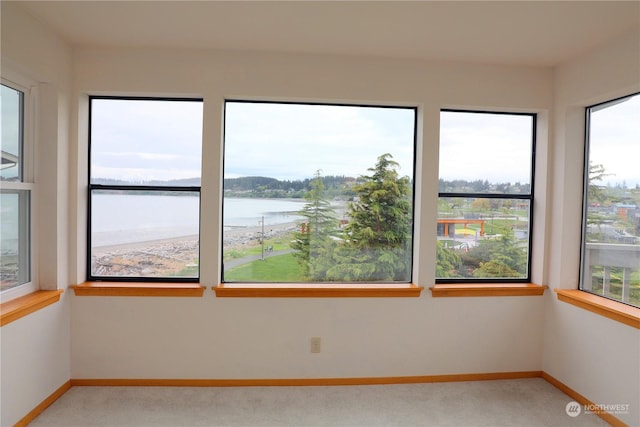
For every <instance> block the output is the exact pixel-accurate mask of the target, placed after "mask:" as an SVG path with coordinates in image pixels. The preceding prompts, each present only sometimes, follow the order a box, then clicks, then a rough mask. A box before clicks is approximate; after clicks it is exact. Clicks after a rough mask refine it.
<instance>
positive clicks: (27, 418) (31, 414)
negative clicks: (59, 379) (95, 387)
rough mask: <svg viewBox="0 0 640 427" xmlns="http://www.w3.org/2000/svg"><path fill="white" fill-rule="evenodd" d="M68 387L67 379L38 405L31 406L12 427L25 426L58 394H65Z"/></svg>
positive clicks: (56, 397)
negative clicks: (29, 410)
mask: <svg viewBox="0 0 640 427" xmlns="http://www.w3.org/2000/svg"><path fill="white" fill-rule="evenodd" d="M70 388H71V380H69V381H67V382H66V383H64V384H62V385H61V386H60V387H58V389H57V390H56V391H54V392H53V393H51V394H50V395H49V396H48V397H47V398H46V399H44V400H43V401H42V402H41V403H40V404H39V405H38V406H36V407H35V408H33V409H32V410H31V412H29V413H28V414H27V415H25V416H24V417H23V418H22V419H21V420H20V421H18V422H17V423H15V425H14V426H13V427H25V426H27V425H28V424H29V423H30V422H31V421H33V420H34V419H35V418H36V417H37V416H38V415H40V414H41V413H43V412H44V410H45V409H47V408H48V407H49V406H51V404H52V403H53V402H55V401H56V400H58V399H59V398H60V396H62V395H63V394H65V393H66V392H67V391H68V390H69V389H70Z"/></svg>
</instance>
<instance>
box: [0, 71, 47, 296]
mask: <svg viewBox="0 0 640 427" xmlns="http://www.w3.org/2000/svg"><path fill="white" fill-rule="evenodd" d="M2 71H3V75H2V78H1V79H0V80H1V84H2V85H3V86H6V87H8V88H10V89H13V90H15V91H18V92H20V93H21V94H22V96H21V105H20V108H21V118H20V127H21V141H20V145H21V147H20V155H19V157H20V158H19V161H20V166H19V167H20V173H19V176H18V180H17V181H3V180H0V189H1V190H2V192H4V191H5V190H8V191H9V192H21V191H24V192H25V193H26V194H27V195H28V200H26V201H24V200H23V201H20V202H19V204H20V205H23V204H25V203H26V205H27V207H28V211H27V221H26V222H27V224H26V225H25V233H26V234H27V236H20V234H21V233H22V230H20V231H19V233H20V234H19V236H20V237H19V239H20V240H21V241H22V240H25V239H26V241H27V242H28V248H27V258H28V261H27V262H28V267H27V270H28V273H29V280H28V281H26V282H25V283H22V284H20V285H16V286H14V287H12V288H9V289H6V290H4V291H2V292H1V294H0V299H1V300H2V301H7V300H13V299H16V298H19V297H23V296H26V295H28V294H31V293H33V292H36V291H38V290H39V286H38V269H37V265H38V258H37V256H38V251H37V245H36V242H37V216H36V213H37V212H38V210H37V185H36V169H35V143H36V106H37V101H38V90H37V85H36V83H34V82H32V81H30V80H28V79H27V78H25V77H23V76H22V75H20V74H17V73H13V72H11V70H2Z"/></svg>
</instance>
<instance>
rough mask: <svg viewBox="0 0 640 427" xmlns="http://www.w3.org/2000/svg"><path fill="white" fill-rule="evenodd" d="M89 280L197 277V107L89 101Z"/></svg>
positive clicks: (175, 102)
mask: <svg viewBox="0 0 640 427" xmlns="http://www.w3.org/2000/svg"><path fill="white" fill-rule="evenodd" d="M90 138H91V140H90V158H91V162H90V177H91V178H90V186H89V189H90V203H89V206H90V213H89V215H90V220H89V248H90V250H89V260H88V270H89V278H90V279H112V280H142V279H144V280H166V281H169V280H186V281H195V280H197V279H198V277H199V233H200V176H201V172H200V169H201V153H202V149H201V146H202V101H201V100H185V99H147V98H144V99H142V98H126V99H123V98H101V97H95V98H92V99H91V134H90Z"/></svg>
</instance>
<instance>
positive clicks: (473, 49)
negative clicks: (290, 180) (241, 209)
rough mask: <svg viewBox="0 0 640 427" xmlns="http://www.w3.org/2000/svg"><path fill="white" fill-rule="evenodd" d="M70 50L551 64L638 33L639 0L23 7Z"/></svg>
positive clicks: (37, 3)
mask: <svg viewBox="0 0 640 427" xmlns="http://www.w3.org/2000/svg"><path fill="white" fill-rule="evenodd" d="M20 5H21V6H22V7H23V8H24V9H25V10H26V11H27V12H28V13H29V14H31V15H32V16H34V17H35V18H36V19H38V20H39V21H41V22H43V23H44V24H45V25H47V26H48V27H50V28H51V29H52V30H53V31H54V32H56V33H58V34H59V35H61V36H62V37H63V38H64V39H65V40H66V41H67V42H69V43H70V44H72V45H77V46H113V47H144V48H180V49H184V48H195V49H225V50H250V51H263V52H296V53H314V54H339V55H364V56H379V57H391V58H419V59H435V60H452V61H471V62H480V63H494V64H510V65H526V66H542V67H546V66H554V65H557V64H559V63H561V62H563V61H566V60H568V59H571V58H574V57H576V56H578V55H580V54H581V53H583V52H586V51H588V50H590V49H592V48H594V47H596V46H598V45H601V44H604V43H606V42H607V41H608V40H610V39H612V38H615V37H617V36H619V35H621V34H622V33H624V32H627V31H630V30H631V29H632V28H636V29H637V30H638V34H639V37H640V1H624V2H615V1H584V2H583V1H565V2H560V1H532V2H525V1H512V2H484V1H469V2H458V1H449V2H435V1H410V2H400V1H336V2H333V1H285V2H275V1H251V2H250V1H229V2H224V1H195V2H190V1H69V2H62V1H33V2H32V1H27V2H20Z"/></svg>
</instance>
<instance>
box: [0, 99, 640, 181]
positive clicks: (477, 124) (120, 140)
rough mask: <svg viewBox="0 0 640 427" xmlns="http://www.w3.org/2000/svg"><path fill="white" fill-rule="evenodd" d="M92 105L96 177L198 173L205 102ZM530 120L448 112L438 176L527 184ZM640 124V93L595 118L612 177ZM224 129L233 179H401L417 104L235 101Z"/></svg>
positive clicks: (625, 160)
mask: <svg viewBox="0 0 640 427" xmlns="http://www.w3.org/2000/svg"><path fill="white" fill-rule="evenodd" d="M92 109H93V116H92V138H91V144H92V146H91V151H92V177H94V178H98V177H100V178H115V179H122V180H129V181H134V182H135V181H138V182H143V181H149V180H169V179H179V178H193V177H199V176H200V169H201V144H202V103H201V102H199V101H191V102H183V101H169V102H167V101H157V100H154V101H139V100H136V101H130V100H112V99H109V100H105V99H94V100H93V103H92ZM532 123H533V122H532V118H531V116H527V115H512V114H488V113H463V112H447V111H444V112H442V113H441V117H440V126H441V131H440V160H439V170H440V177H441V178H443V179H446V180H453V179H464V180H477V179H482V180H485V179H486V180H489V181H490V182H494V183H502V182H511V183H515V182H520V183H522V184H524V183H529V181H530V175H531V170H530V164H531V144H532ZM638 123H640V96H636V97H634V98H633V100H631V101H628V102H624V103H619V104H616V105H613V106H610V107H608V108H602V109H599V110H598V111H595V112H594V113H593V114H592V117H591V125H592V134H591V159H592V161H593V162H594V163H601V164H603V165H604V166H605V168H606V169H607V171H612V173H615V175H612V176H611V177H610V178H609V179H611V180H613V182H614V183H615V182H622V181H623V180H624V181H626V183H627V184H628V185H635V183H637V182H638V181H640V175H639V174H638V172H637V170H638V166H637V164H638V159H640V135H639V132H640V130H639V129H640V128H639V126H638ZM427 125H428V124H427ZM3 132H4V131H3ZM224 132H225V141H224V156H225V160H224V167H225V170H224V176H225V177H226V178H234V177H240V176H268V177H273V178H277V179H282V180H296V179H305V178H311V177H313V175H314V174H315V172H316V171H317V170H320V171H321V174H322V175H325V176H326V175H345V176H354V177H355V176H359V175H363V174H367V173H369V172H368V170H367V169H368V168H371V167H373V166H374V165H375V163H376V159H377V157H378V156H380V155H381V154H384V153H390V154H391V155H392V156H393V158H394V160H395V161H396V162H398V163H399V168H398V172H399V173H400V175H402V176H405V175H406V176H412V175H413V162H414V132H415V111H414V109H411V108H383V107H360V106H337V105H311V104H281V103H280V104H279V103H261V102H235V101H230V102H227V103H226V107H225V130H224ZM3 139H4V138H3ZM613 171H615V172H613Z"/></svg>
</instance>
